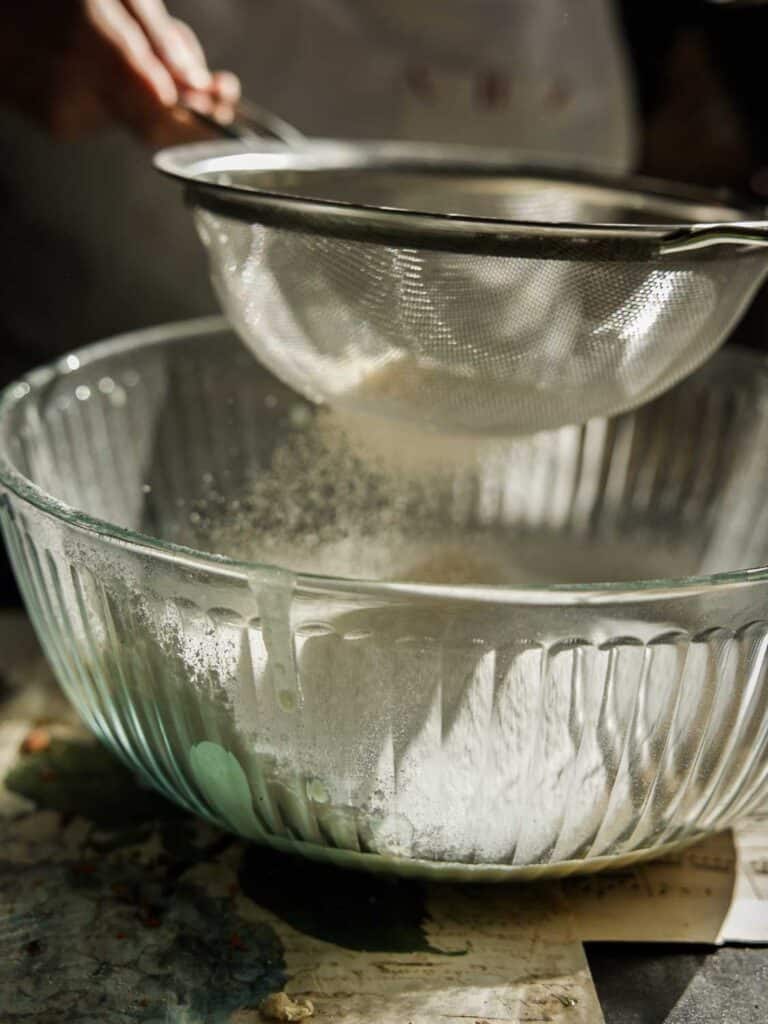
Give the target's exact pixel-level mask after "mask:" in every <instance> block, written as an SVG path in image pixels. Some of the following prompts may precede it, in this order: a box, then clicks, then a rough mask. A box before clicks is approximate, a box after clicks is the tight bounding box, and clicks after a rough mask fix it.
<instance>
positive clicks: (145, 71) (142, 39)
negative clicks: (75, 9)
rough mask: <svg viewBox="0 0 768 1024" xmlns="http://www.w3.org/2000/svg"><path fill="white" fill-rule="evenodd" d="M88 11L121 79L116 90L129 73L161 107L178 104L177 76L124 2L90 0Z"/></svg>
mask: <svg viewBox="0 0 768 1024" xmlns="http://www.w3.org/2000/svg"><path fill="white" fill-rule="evenodd" d="M84 11H85V17H86V21H87V23H88V25H89V26H90V27H91V28H92V29H93V30H95V32H96V33H97V34H98V35H99V36H100V37H101V38H102V39H103V40H104V42H105V43H106V44H107V45H108V47H109V48H110V50H111V54H112V57H113V58H114V60H113V65H114V67H115V76H116V78H117V79H118V81H116V82H115V83H114V85H115V87H116V88H119V87H120V84H121V83H120V82H119V79H120V77H125V72H127V75H128V77H129V78H130V77H133V78H134V79H135V80H136V81H138V82H139V83H140V84H141V85H142V86H143V87H144V88H145V89H146V91H147V92H148V93H149V94H150V95H151V96H152V98H153V99H154V100H155V101H156V102H157V103H159V104H160V105H161V106H163V107H170V106H172V105H173V104H174V103H176V100H177V98H178V93H177V89H176V83H175V82H174V80H173V77H172V76H171V74H170V72H169V71H168V69H167V68H166V66H165V65H164V64H163V62H162V61H161V60H160V59H159V57H158V56H157V54H156V53H155V52H154V50H153V48H152V46H151V44H150V41H149V39H148V37H147V34H146V33H145V31H144V29H143V28H142V26H141V25H140V24H139V22H138V21H136V19H135V18H133V17H131V15H130V14H129V12H128V10H127V9H126V8H125V6H124V5H123V4H122V3H121V2H120V0H86V2H85V5H84ZM121 72H123V74H122V75H121Z"/></svg>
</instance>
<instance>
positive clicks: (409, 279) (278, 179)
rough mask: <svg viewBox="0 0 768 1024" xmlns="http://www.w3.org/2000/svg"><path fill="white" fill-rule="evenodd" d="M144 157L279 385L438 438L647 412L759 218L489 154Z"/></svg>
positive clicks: (741, 285) (701, 355) (752, 287)
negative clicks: (189, 221) (180, 204)
mask: <svg viewBox="0 0 768 1024" xmlns="http://www.w3.org/2000/svg"><path fill="white" fill-rule="evenodd" d="M157 164H158V166H159V167H160V169H161V170H163V171H165V172H166V173H169V174H171V175H172V176H174V177H176V178H179V179H181V180H182V181H183V182H184V183H185V184H186V185H187V196H188V200H189V201H190V203H191V204H192V206H193V207H194V209H195V217H196V222H197V227H198V230H199V233H200V235H201V237H202V239H203V241H204V243H205V245H206V247H207V249H208V254H209V258H210V263H211V269H212V276H213V280H214V284H215V286H216V290H217V292H218V295H219V297H220V300H221V302H222V304H223V306H224V309H225V311H226V313H227V315H228V317H229V319H230V321H231V322H232V324H233V326H234V327H235V329H236V330H237V331H238V332H239V334H240V335H241V336H242V338H243V339H244V340H245V342H246V343H247V344H248V345H250V346H251V348H252V349H253V350H254V352H255V353H256V354H257V355H258V356H259V357H260V359H261V360H262V361H263V362H264V363H265V364H266V365H267V366H268V367H269V368H270V369H271V370H272V371H273V372H274V373H276V374H277V375H278V376H279V377H281V378H282V379H283V380H284V381H285V382H286V383H288V384H289V385H291V386H292V387H294V388H296V389H297V390H298V391H300V392H302V393H303V394H305V395H306V396H307V397H309V398H310V399H312V400H314V401H321V402H328V403H331V404H335V405H337V406H341V407H346V408H349V409H352V410H357V411H364V412H367V413H375V414H379V415H383V416H387V417H391V418H396V419H399V420H409V421H417V422H420V423H423V424H425V425H428V426H430V427H432V428H433V429H438V430H442V431H448V432H457V433H508V434H515V433H518V434H519V433H531V432H534V431H538V430H543V429H552V428H556V427H559V426H562V425H564V424H569V423H582V422H584V421H586V420H588V419H590V418H592V417H595V416H605V415H612V414H614V413H617V412H620V411H623V410H626V409H629V408H632V407H634V406H637V405H640V404H642V403H643V402H645V401H647V400H648V399H650V398H652V397H653V396H655V395H656V394H658V393H660V392H661V391H663V390H665V389H666V388H668V387H669V386H671V385H672V384H674V383H676V382H677V381H678V380H680V379H681V378H682V377H684V376H685V375H687V374H688V373H690V372H691V371H692V370H694V369H695V368H696V367H698V366H699V365H700V364H701V363H702V362H703V361H704V360H705V359H706V358H707V357H708V356H709V355H710V354H711V353H712V352H713V351H714V350H715V349H716V348H717V347H718V346H719V345H720V344H721V343H722V341H723V340H724V339H725V337H726V335H727V334H728V331H729V330H730V328H731V327H732V326H733V325H734V323H735V322H736V320H737V319H738V318H739V316H740V315H741V314H742V313H743V311H744V310H745V308H746V306H747V305H748V303H749V301H750V299H751V297H752V296H753V294H754V292H755V291H756V289H757V287H758V286H759V284H760V283H761V281H762V278H763V276H764V274H765V273H766V269H768V248H765V246H766V245H767V244H768V234H767V233H766V225H765V223H764V222H763V221H762V220H761V219H750V214H749V213H748V212H747V211H746V210H745V209H739V208H738V207H736V206H734V205H729V204H728V203H727V202H725V201H724V199H723V197H722V196H714V197H712V196H711V195H704V194H703V193H698V192H694V191H691V190H688V189H684V190H683V189H679V188H676V187H675V186H666V185H660V184H658V183H653V182H635V181H630V180H624V179H610V178H599V177H596V176H594V175H589V174H586V173H580V172H575V171H558V170H556V169H552V168H551V167H550V168H548V169H533V170H532V169H530V168H526V167H522V166H510V163H509V156H508V155H503V154H499V153H494V152H485V151H477V150H474V149H472V150H468V149H461V148H454V147H452V148H446V147H442V146H441V147H436V146H430V145H422V146H416V145H408V146H403V145H399V144H387V143H370V144H346V143H331V142H328V143H325V142H321V141H318V142H311V143H310V142H308V143H306V144H305V145H301V146H298V147H295V148H293V149H290V150H287V149H286V148H284V147H276V146H274V145H264V146H263V147H261V146H260V147H258V148H257V149H250V150H246V149H244V147H243V145H242V144H237V143H235V144H229V143H225V144H222V143H216V144H208V143H206V144H203V145H196V146H185V147H179V148H176V149H173V150H168V151H165V152H164V153H162V154H160V155H159V156H158V158H157ZM758 216H759V217H761V216H762V214H761V213H760V214H758ZM752 217H753V218H754V214H752Z"/></svg>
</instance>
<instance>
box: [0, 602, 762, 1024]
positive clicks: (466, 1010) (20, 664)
mask: <svg viewBox="0 0 768 1024" xmlns="http://www.w3.org/2000/svg"><path fill="white" fill-rule="evenodd" d="M0 778H1V779H2V780H3V784H1V785H0V1024H21V1022H27V1021H34V1022H36V1024H37V1022H40V1024H49V1022H50V1024H54V1022H59V1021H62V1022H63V1021H67V1022H68V1024H97V1022H98V1024H134V1022H158V1024H159V1022H161V1021H163V1022H169V1021H177V1022H182V1021H183V1022H187V1024H202V1022H205V1024H209V1022H210V1024H213V1022H215V1024H219V1022H220V1024H257V1022H259V1021H261V1020H262V1019H263V1018H262V1015H261V1013H260V1012H259V1010H258V1007H259V1006H260V1004H261V1003H262V1000H264V999H265V998H266V997H267V996H268V995H269V994H270V993H277V992H280V991H282V990H283V989H284V988H287V991H289V992H292V991H296V986H295V979H296V976H297V975H298V974H299V973H302V972H303V973H304V974H305V975H306V978H307V979H309V980H308V981H307V984H306V986H305V988H306V989H307V990H309V991H311V992H312V993H313V999H314V1002H315V1004H316V1005H315V1007H314V1018H315V1021H317V1022H318V1024H320V1022H322V1021H339V1022H349V1024H352V1022H356V1021H362V1020H371V1021H372V1022H377V1024H378V1022H379V1021H382V1022H383V1021H390V1020H391V1021H400V1020H402V1021H403V1022H404V1024H408V1022H409V1021H416V1020H418V1021H421V1020H425V1021H426V1020H429V1021H432V1020H435V1021H437V1020H438V1019H440V1020H444V1021H446V1022H448V1021H453V1020H457V1021H458V1020H479V1021H481V1022H482V1021H488V1022H489V1024H491V1022H493V1021H496V1020H497V1019H498V1020H499V1021H502V1020H503V1021H504V1022H512V1021H521V1022H522V1021H553V1022H563V1024H580V1022H582V1021H584V1022H587V1024H592V1022H595V1024H599V1022H600V1019H601V1010H602V1017H603V1018H604V1020H605V1021H606V1022H607V1024H694V1022H695V1024H710V1022H711V1024H715V1022H717V1024H720V1022H731V1021H733V1022H734V1024H752V1022H754V1024H765V1021H766V1020H768V948H759V947H757V948H748V947H729V946H725V947H720V948H715V947H712V946H694V945H671V944H665V945H652V944H643V945H639V944H631V943H624V944H621V943H588V944H587V945H586V954H587V955H586V960H584V958H583V949H582V945H581V942H580V941H578V937H577V936H574V935H573V934H570V933H569V932H568V928H566V927H565V926H564V925H563V921H564V919H565V918H564V916H563V914H562V913H560V912H559V911H558V900H559V899H560V895H559V891H558V889H557V887H556V885H554V884H553V885H552V886H550V887H547V886H541V885H540V886H518V887H510V886H507V887H482V888H481V889H480V890H478V889H475V890H474V892H468V891H467V887H464V888H463V889H461V888H455V889H452V890H450V891H449V890H447V889H446V888H445V887H443V888H442V889H441V887H437V888H438V889H439V890H440V892H438V894H437V896H435V894H434V893H429V892H427V887H423V886H419V885H418V884H415V883H412V882H408V883H406V882H395V881H388V880H385V879H379V878H374V877H369V876H367V875H364V874H357V873H354V872H343V871H340V870H337V869H334V868H329V867H324V866H320V865H314V864H310V863H308V862H305V861H299V860H294V859H293V858H290V857H285V856H283V855H280V854H277V853H274V852H270V851H268V850H263V849H259V848H257V847H254V846H249V845H247V844H244V843H241V842H240V841H239V840H237V839H235V838H234V837H232V836H229V835H226V834H224V833H221V832H219V831H217V830H216V829H215V828H213V827H212V826H209V825H207V824H204V823H202V822H200V821H198V820H196V819H193V818H192V817H190V816H189V815H187V814H186V813H185V812H183V811H181V810H179V809H178V808H176V807H174V806H173V805H171V804H169V803H167V802H166V801H165V800H164V799H163V798H161V797H160V796H158V795H156V794H155V793H154V792H151V791H149V790H147V789H145V788H142V787H141V786H140V785H139V784H138V783H137V781H136V780H135V778H134V777H133V775H132V774H131V772H130V771H129V770H128V769H127V768H125V767H124V766H123V764H122V763H121V762H119V761H118V760H117V759H116V758H115V757H114V756H113V755H112V754H111V753H109V752H108V751H107V750H106V749H105V748H104V747H102V746H101V745H100V744H98V743H96V742H95V741H94V740H93V739H92V738H91V737H90V736H89V735H88V734H87V733H86V732H85V730H84V728H83V727H82V726H81V725H80V724H79V723H78V720H77V718H76V716H75V714H74V712H73V711H72V710H71V709H70V707H69V705H68V704H67V702H66V701H65V699H64V698H63V696H62V695H61V694H60V693H59V691H58V690H57V688H56V686H55V684H54V683H53V680H52V678H51V675H50V672H49V671H48V669H47V666H46V665H45V662H44V660H43V659H42V657H41V655H40V653H39V651H38V649H37V647H36V643H35V641H34V637H33V636H32V633H31V630H30V628H29V626H28V624H27V623H26V620H25V619H24V618H23V616H21V615H20V614H19V613H3V614H1V615H0ZM766 870H768V868H767V869H766ZM430 901H431V903H430ZM441 901H442V903H443V904H445V905H446V906H449V907H450V908H451V912H450V914H448V916H447V917H446V920H447V919H448V918H451V919H452V921H453V925H452V927H453V931H452V932H451V933H450V934H449V932H448V931H446V930H445V928H444V929H443V932H442V933H440V934H438V932H439V929H438V931H437V932H436V931H435V928H436V925H435V923H434V922H435V920H436V919H437V917H439V916H440V912H439V908H438V911H435V906H436V905H438V904H440V903H441ZM766 906H768V903H767V904H766ZM542 907H545V908H546V912H544V911H543V910H542ZM428 908H429V909H428ZM457 908H458V909H457ZM462 908H463V909H462ZM462 914H464V917H462ZM430 915H431V917H432V919H433V921H432V925H431V927H428V926H427V924H426V923H425V922H426V920H427V918H429V917H430ZM462 921H464V922H465V924H464V925H462V924H461V922H462ZM489 922H490V925H491V926H492V927H489ZM502 922H503V927H502ZM505 929H506V930H505ZM436 935H438V937H437V938H436V937H435V936H436ZM441 936H442V937H441ZM483 943H485V945H483ZM472 955H474V956H475V960H474V961H473V963H474V966H472V965H471V964H470V961H472ZM462 957H464V960H462ZM547 958H548V959H547ZM548 963H551V965H552V970H551V971H547V970H542V964H544V965H545V966H546V964H548ZM587 963H588V967H589V969H588V968H587ZM590 969H591V975H592V979H590V977H589V970H590ZM473 972H474V973H473ZM494 972H495V973H494ZM505 973H508V974H509V977H508V978H505ZM427 976H428V977H429V984H426V983H425V981H424V979H425V978H426V977H427ZM488 979H490V981H488ZM592 980H593V981H594V989H593V988H592ZM292 983H293V984H294V988H293V989H292V988H291V984H292ZM486 983H487V984H488V985H495V986H496V989H495V991H496V994H497V996H498V998H499V999H501V1004H503V1006H504V1013H503V1014H501V1015H499V1014H500V1011H497V1012H496V1016H490V1015H488V1010H487V1009H486V1010H485V1011H484V1015H483V1016H477V1010H476V1009H475V1007H477V1006H480V1007H481V1008H482V1007H489V1006H492V1005H495V1004H494V1003H493V1000H491V1001H490V1002H489V1001H488V998H487V997H486V996H483V994H482V992H481V991H480V990H481V988H482V986H483V985H485V984H486ZM355 986H358V987H359V992H357V993H355V992H352V991H351V990H352V989H353V988H355ZM409 986H410V989H412V990H413V991H410V990H409V991H408V992H406V991H405V990H406V989H408V988H409ZM595 990H596V995H595ZM318 992H319V995H317V993H318ZM404 992H405V995H404V994H403V993H404ZM414 993H415V994H414ZM502 997H503V998H502ZM291 998H293V997H291ZM297 998H298V997H297ZM494 998H496V996H494ZM441 999H442V1002H441ZM377 1000H378V1001H377ZM392 1000H394V1001H392ZM398 1000H400V1002H398ZM478 1000H479V1002H478ZM291 1005H292V1006H293V1007H294V1008H295V1007H301V1006H303V1005H304V1004H303V1003H301V1000H298V1001H296V1002H292V1003H291ZM446 1005H447V1006H448V1009H447V1010H446V1009H445V1006H446ZM313 1024H315V1022H314V1021H313Z"/></svg>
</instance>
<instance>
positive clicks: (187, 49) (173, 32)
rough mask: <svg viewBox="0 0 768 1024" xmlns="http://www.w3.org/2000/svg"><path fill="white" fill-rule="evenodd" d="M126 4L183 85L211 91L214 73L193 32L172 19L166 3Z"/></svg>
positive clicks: (139, 1)
mask: <svg viewBox="0 0 768 1024" xmlns="http://www.w3.org/2000/svg"><path fill="white" fill-rule="evenodd" d="M124 2H125V5H126V7H127V8H128V10H129V11H130V13H131V14H132V15H133V17H134V18H135V19H136V21H137V22H138V23H139V25H141V27H142V28H143V29H144V32H145V33H146V35H147V38H148V39H149V41H150V43H151V44H152V46H153V47H154V49H155V52H156V53H157V55H158V56H159V57H160V58H161V60H163V61H164V62H165V64H166V66H167V68H168V70H169V71H170V72H171V74H172V75H173V76H174V77H175V78H176V80H177V81H178V82H179V84H181V85H185V86H187V88H190V89H201V90H202V89H208V88H210V85H211V73H210V71H209V70H208V66H207V64H206V60H205V55H204V53H203V48H202V46H201V45H200V42H199V40H198V38H197V36H196V35H195V33H194V32H193V31H192V29H191V28H189V26H188V25H185V24H184V23H183V22H180V21H177V20H176V19H175V18H172V17H171V16H170V14H169V13H168V11H167V9H166V7H165V4H164V3H163V2H162V0H124Z"/></svg>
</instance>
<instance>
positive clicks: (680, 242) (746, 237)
mask: <svg viewBox="0 0 768 1024" xmlns="http://www.w3.org/2000/svg"><path fill="white" fill-rule="evenodd" d="M711 245H740V246H754V247H756V248H765V247H766V246H768V221H764V220H756V221H739V222H733V223H729V222H727V221H726V222H724V223H722V224H702V225H696V226H695V227H691V228H684V229H683V230H682V231H675V232H674V233H672V234H670V235H667V236H666V237H665V238H663V239H662V240H661V241H660V242H659V255H661V256H666V255H668V254H669V255H672V254H673V253H678V252H691V251H693V250H694V249H706V248H708V247H709V246H711Z"/></svg>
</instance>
